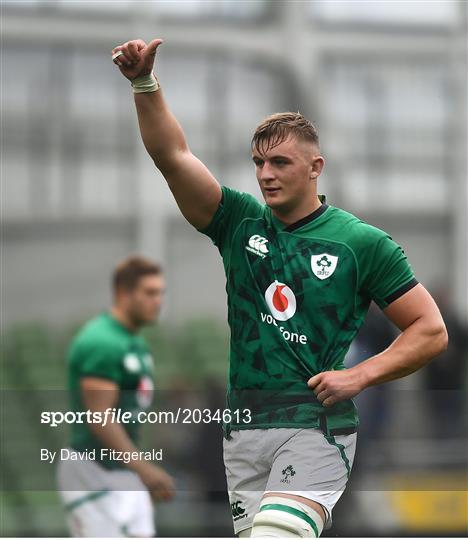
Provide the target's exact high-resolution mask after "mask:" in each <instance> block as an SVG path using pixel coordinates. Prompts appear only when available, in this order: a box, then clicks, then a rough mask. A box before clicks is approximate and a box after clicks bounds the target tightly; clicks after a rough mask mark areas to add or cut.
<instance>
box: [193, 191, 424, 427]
mask: <svg viewBox="0 0 468 540" xmlns="http://www.w3.org/2000/svg"><path fill="white" fill-rule="evenodd" d="M222 193H223V195H222V200H221V203H220V205H219V208H218V210H217V212H216V214H215V216H214V217H213V220H212V221H211V223H210V224H209V226H208V227H207V228H206V229H203V230H201V231H200V232H202V233H204V234H206V235H208V236H209V237H210V238H211V239H212V240H213V242H214V243H215V245H216V246H217V247H218V249H219V251H220V253H221V255H222V258H223V263H224V269H225V273H226V291H227V294H228V321H229V326H230V329H231V341H230V371H229V385H228V405H229V407H230V408H231V409H232V410H238V409H239V410H243V409H250V410H251V412H252V422H251V423H248V424H247V423H243V422H233V423H232V424H231V425H230V426H227V430H228V431H229V430H230V429H234V430H235V429H254V428H271V427H314V428H321V429H323V430H324V431H326V432H327V433H330V434H338V433H346V432H349V431H353V430H355V428H356V426H357V425H358V416H357V411H356V408H355V406H354V403H353V401H352V400H346V401H342V402H339V403H337V404H335V405H334V406H332V407H323V406H322V405H321V404H320V403H319V402H318V400H317V399H316V397H315V394H314V393H313V391H312V390H310V389H309V388H308V387H307V381H308V379H309V378H310V377H312V376H313V375H316V374H317V373H320V372H322V371H329V370H338V369H345V366H344V363H343V360H344V357H345V354H346V352H347V351H348V348H349V346H350V344H351V342H352V340H353V338H354V337H355V336H356V333H357V332H358V330H359V328H360V327H361V325H362V323H363V321H364V319H365V316H366V313H367V310H368V308H369V304H370V302H371V300H374V301H375V302H376V303H377V304H378V305H379V306H380V307H381V308H385V307H386V306H387V305H388V304H390V303H391V302H392V301H394V300H395V299H397V298H398V297H399V296H401V295H402V294H404V293H405V292H407V291H408V290H410V289H411V288H412V287H413V286H415V285H416V284H417V281H416V280H415V278H414V275H413V272H412V270H411V268H410V266H409V264H408V261H407V259H406V256H405V254H404V253H403V251H402V249H401V248H400V247H399V246H398V245H397V244H396V243H395V242H394V241H393V240H392V239H391V238H390V237H389V236H388V235H387V234H386V233H385V232H383V231H381V230H379V229H377V228H375V227H372V226H371V225H368V224H367V223H364V222H362V221H360V220H359V219H358V218H356V217H355V216H353V215H352V214H349V213H348V212H345V211H343V210H341V209H339V208H335V207H332V206H328V205H327V204H325V201H324V200H323V202H322V206H321V207H319V208H318V209H317V210H316V211H315V212H313V213H312V214H311V215H309V216H307V217H305V218H303V219H301V220H300V221H298V222H297V223H295V224H292V225H290V226H285V225H284V224H283V223H281V222H280V221H279V220H278V219H276V218H275V217H274V216H273V215H272V212H271V209H270V208H269V207H268V206H266V205H264V204H261V203H259V202H258V201H257V200H256V199H255V198H254V197H253V196H252V195H249V194H247V193H240V192H237V191H235V190H233V189H230V188H227V187H223V188H222ZM235 420H237V419H235Z"/></svg>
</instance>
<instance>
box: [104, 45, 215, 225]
mask: <svg viewBox="0 0 468 540" xmlns="http://www.w3.org/2000/svg"><path fill="white" fill-rule="evenodd" d="M161 43H162V40H161V39H154V40H153V41H151V42H150V43H148V44H146V43H145V42H144V41H142V40H141V39H136V40H133V41H128V42H127V43H124V44H123V45H119V46H118V47H116V48H115V49H113V51H112V58H113V60H114V63H115V64H116V65H118V66H119V69H120V72H121V73H122V75H124V76H125V77H126V78H127V79H129V80H130V81H131V82H132V85H133V87H134V91H135V94H134V96H135V105H136V109H137V113H138V122H139V125H140V132H141V137H142V139H143V143H144V145H145V147H146V150H147V151H148V154H149V155H150V156H151V158H152V159H153V161H154V163H155V165H156V167H157V168H158V169H159V170H160V171H161V173H162V174H163V176H164V178H165V179H166V181H167V183H168V185H169V188H170V190H171V191H172V193H173V195H174V197H175V200H176V202H177V205H178V206H179V208H180V210H181V212H182V214H183V215H184V217H185V218H186V219H187V221H189V222H190V223H191V224H192V225H193V226H194V227H196V228H198V229H202V228H204V227H206V226H207V225H208V224H209V223H210V221H211V219H212V218H213V216H214V214H215V212H216V209H217V208H218V205H219V202H220V200H221V187H220V185H219V184H218V182H217V181H216V179H215V178H214V176H213V175H212V174H211V173H210V171H209V170H208V168H207V167H206V166H205V165H204V164H203V163H202V162H201V161H200V160H199V159H198V158H197V157H195V156H194V155H193V154H192V152H191V151H190V149H189V147H188V145H187V141H186V140H185V135H184V132H183V130H182V128H181V126H180V124H179V123H178V122H177V120H176V118H175V117H174V115H173V114H172V113H171V112H170V110H169V108H168V106H167V104H166V102H165V101H164V97H163V94H162V90H161V89H160V88H159V83H157V81H156V80H155V79H154V76H153V75H152V73H153V65H154V59H155V56H156V50H157V48H158V47H159V45H160V44H161ZM119 53H121V54H119ZM117 54H119V56H117V57H116V55H117ZM189 97H190V96H189Z"/></svg>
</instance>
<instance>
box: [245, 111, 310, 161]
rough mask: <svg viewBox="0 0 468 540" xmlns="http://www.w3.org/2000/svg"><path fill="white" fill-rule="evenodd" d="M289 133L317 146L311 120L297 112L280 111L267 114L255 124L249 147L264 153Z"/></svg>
mask: <svg viewBox="0 0 468 540" xmlns="http://www.w3.org/2000/svg"><path fill="white" fill-rule="evenodd" d="M291 134H293V135H294V136H295V137H297V138H298V139H299V140H303V141H308V142H311V143H313V144H316V145H317V146H319V136H318V132H317V129H316V128H315V126H314V125H313V124H312V122H310V121H309V120H307V118H305V117H304V116H302V114H301V113H299V112H297V113H294V112H282V113H276V114H272V115H271V116H267V117H266V118H265V119H264V120H263V121H262V123H261V124H259V125H258V126H257V129H256V130H255V133H254V135H253V137H252V142H251V148H252V150H253V149H254V148H255V149H257V150H258V151H260V152H262V153H264V152H266V151H268V150H269V149H271V148H274V147H275V146H278V144H280V143H282V142H283V141H285V140H286V139H287V138H288V137H289V135H291Z"/></svg>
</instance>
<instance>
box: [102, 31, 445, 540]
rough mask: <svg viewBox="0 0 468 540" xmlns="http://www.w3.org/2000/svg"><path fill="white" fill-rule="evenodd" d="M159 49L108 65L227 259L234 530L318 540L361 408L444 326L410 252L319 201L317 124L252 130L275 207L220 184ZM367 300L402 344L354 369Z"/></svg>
mask: <svg viewBox="0 0 468 540" xmlns="http://www.w3.org/2000/svg"><path fill="white" fill-rule="evenodd" d="M161 42H162V40H159V39H156V40H153V41H151V42H150V43H149V44H146V43H145V42H143V41H141V40H134V41H130V42H127V43H125V44H123V45H120V46H118V47H116V48H115V49H114V50H113V51H112V59H113V61H114V63H115V64H116V65H118V66H119V68H120V71H121V73H122V74H123V75H124V76H125V77H127V78H128V79H129V80H130V81H131V83H132V87H133V91H134V93H135V104H136V108H137V113H138V119H139V124H140V131H141V135H142V138H143V142H144V144H145V146H146V149H147V151H148V153H149V154H150V156H151V157H152V159H153V160H154V163H155V164H156V166H157V167H158V169H159V170H160V171H161V172H162V174H163V175H164V177H165V178H166V180H167V182H168V184H169V188H170V189H171V191H172V193H173V195H174V197H175V199H176V201H177V204H178V206H179V208H180V210H181V212H182V214H183V215H184V216H185V218H186V219H187V220H188V221H189V222H190V223H191V224H192V225H193V226H194V227H196V228H197V229H198V230H199V231H200V232H202V233H204V234H206V235H208V236H209V237H210V238H211V239H212V240H213V242H214V243H215V244H216V246H217V247H218V249H219V251H220V253H221V255H222V258H223V263H224V268H225V271H226V278H227V287H226V288H227V292H228V310H229V313H228V318H229V324H230V327H231V352H230V375H229V395H228V400H229V401H228V403H229V406H230V408H231V410H232V411H233V412H235V411H245V410H246V409H249V410H250V413H248V412H245V416H240V417H239V418H236V417H233V421H232V422H231V423H230V424H229V425H227V426H226V439H225V441H224V459H225V466H226V474H227V482H228V488H229V496H230V500H231V508H232V514H233V520H234V527H235V531H236V533H237V534H239V536H241V537H291V538H293V537H294V538H300V537H304V538H305V537H317V536H319V535H320V533H321V532H322V529H323V528H324V526H325V527H328V526H329V525H330V522H331V513H332V509H333V507H334V505H335V504H336V502H337V500H338V499H339V497H340V495H341V494H342V492H343V490H344V488H345V486H346V483H347V480H348V477H349V474H350V470H351V466H352V462H353V457H354V451H355V444H356V433H355V432H356V429H357V424H358V418H357V413H356V409H355V407H354V403H353V401H352V400H351V398H352V397H354V396H355V395H356V394H358V393H359V392H360V391H361V390H363V389H364V388H366V387H369V386H372V385H375V384H380V383H383V382H386V381H391V380H393V379H398V378H400V377H403V376H405V375H408V374H410V373H412V372H414V371H416V370H417V369H419V368H421V367H422V366H424V365H425V364H426V363H427V362H429V360H430V359H431V358H433V357H434V356H436V355H437V354H439V353H440V352H441V351H442V350H443V349H444V348H445V347H446V343H447V334H446V330H445V326H444V323H443V320H442V318H441V316H440V313H439V310H438V308H437V306H436V304H435V303H434V301H433V299H432V298H431V296H430V295H429V293H428V292H427V291H426V289H425V288H424V287H423V286H422V285H421V284H419V283H418V282H417V281H416V279H415V278H414V275H413V272H412V270H411V268H410V266H409V264H408V262H407V259H406V257H405V255H404V253H403V251H402V250H401V248H400V247H399V246H398V245H397V244H395V243H394V242H393V241H392V240H391V238H390V237H389V236H388V235H386V234H385V233H384V232H382V231H380V230H379V229H376V228H374V227H372V226H370V225H367V224H365V223H363V222H361V221H360V220H359V219H357V218H356V217H354V216H352V215H351V214H349V213H347V212H344V211H343V210H340V209H338V208H334V207H332V206H328V205H327V204H326V202H325V199H324V197H322V196H318V195H317V179H318V177H319V175H320V173H321V171H322V168H323V165H324V159H323V157H322V156H321V155H320V150H319V142H318V135H317V132H316V130H315V128H314V126H313V125H312V124H311V123H310V122H308V121H307V120H306V119H305V118H303V117H302V116H301V115H300V114H298V113H280V114H276V115H273V116H271V117H269V118H267V119H265V121H264V122H263V123H262V124H261V125H260V126H258V127H257V129H256V131H255V134H254V137H253V140H252V158H253V161H254V163H255V170H256V176H257V180H258V183H259V186H260V190H261V192H262V195H263V197H264V199H265V203H266V204H265V205H264V204H260V203H259V202H258V201H257V199H256V198H255V197H253V196H252V195H249V194H247V193H239V192H237V191H235V190H233V189H230V188H227V187H221V186H220V185H219V184H218V182H217V181H216V179H215V178H214V177H213V175H212V174H211V173H210V171H209V170H208V169H207V168H206V167H205V165H204V164H203V163H201V162H200V161H199V160H198V159H197V158H196V157H195V156H194V155H193V154H192V153H191V151H190V149H189V148H188V145H187V142H186V140H185V137H184V133H183V131H182V129H181V127H180V125H179V124H178V122H177V120H176V119H175V118H174V116H173V115H172V114H171V112H170V111H169V109H168V107H167V105H166V103H165V101H164V98H163V95H162V92H161V90H160V88H159V82H158V81H157V79H156V78H155V76H154V75H153V73H152V69H153V63H154V58H155V54H156V49H157V47H158V46H159V45H160V43H161ZM187 99H190V87H188V88H187ZM371 300H374V301H375V302H376V303H377V304H378V305H379V307H380V308H381V309H383V310H384V312H385V314H386V316H387V317H388V318H389V319H390V320H391V321H393V323H394V324H396V326H398V327H399V328H400V330H401V331H402V333H401V335H400V336H399V337H398V338H397V339H396V340H395V341H394V342H393V343H392V344H391V345H390V347H388V348H387V349H386V350H385V351H384V352H382V353H381V354H378V355H376V356H374V357H371V358H369V359H367V360H365V361H363V362H361V363H360V364H359V365H357V366H354V367H353V368H351V369H347V370H345V369H344V364H343V358H344V356H345V354H346V351H347V350H348V348H349V345H350V343H351V341H352V339H353V338H354V336H355V335H356V333H357V331H358V330H359V328H360V326H361V325H362V323H363V320H364V317H365V314H366V312H367V309H368V307H369V303H370V301H371ZM249 416H250V420H251V421H250V423H248V420H249V418H248V417H249Z"/></svg>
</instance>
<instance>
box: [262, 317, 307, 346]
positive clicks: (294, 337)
mask: <svg viewBox="0 0 468 540" xmlns="http://www.w3.org/2000/svg"><path fill="white" fill-rule="evenodd" d="M260 316H261V318H262V322H264V323H266V324H272V325H273V326H278V323H277V322H276V321H275V319H274V318H273V317H272V315H270V314H266V313H260ZM279 331H280V332H281V333H282V334H283V337H284V339H285V340H286V341H291V342H292V343H301V344H302V345H305V344H306V343H307V336H305V335H304V334H298V333H297V332H290V331H289V330H286V329H285V328H284V326H280V327H279Z"/></svg>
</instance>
